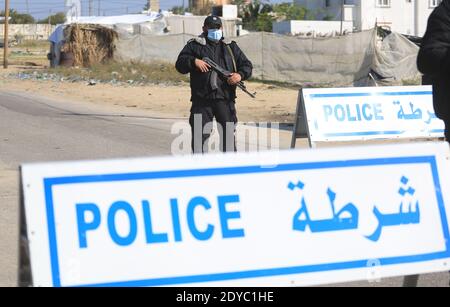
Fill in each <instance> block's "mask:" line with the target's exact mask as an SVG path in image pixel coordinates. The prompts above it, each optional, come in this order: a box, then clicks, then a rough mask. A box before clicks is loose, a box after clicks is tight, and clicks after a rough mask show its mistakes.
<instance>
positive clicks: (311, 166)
mask: <svg viewBox="0 0 450 307" xmlns="http://www.w3.org/2000/svg"><path fill="white" fill-rule="evenodd" d="M402 164H403V165H404V164H429V165H430V169H431V172H432V176H433V180H434V186H435V188H436V197H437V201H438V205H439V212H440V216H441V224H442V231H443V236H444V239H445V242H446V249H445V251H440V252H433V253H429V254H421V255H410V256H398V257H390V258H383V259H379V260H380V265H393V264H405V263H416V262H424V261H431V260H437V259H443V258H450V240H449V239H450V235H449V228H448V223H447V216H446V212H445V204H444V200H443V197H442V193H441V185H440V180H439V173H438V169H437V164H436V158H435V156H417V157H397V158H377V159H365V160H348V161H329V162H311V163H294V164H281V165H278V166H276V167H274V168H262V167H261V166H242V167H229V168H211V169H192V170H172V171H157V172H144V173H129V174H106V175H91V176H74V177H58V178H45V179H44V189H45V202H46V211H47V224H48V236H49V247H50V261H51V271H52V272H51V273H52V279H53V286H55V287H60V286H61V280H60V269H59V259H58V247H57V235H56V226H55V225H56V221H55V215H54V209H53V207H54V202H53V192H52V189H53V187H54V186H56V185H67V184H80V183H81V184H83V183H86V184H87V183H97V182H117V181H135V180H154V179H168V178H186V177H206V176H226V175H237V174H255V173H273V172H289V171H299V170H319V169H331V168H349V167H360V166H380V165H402ZM368 261H369V259H363V260H360V261H351V262H340V263H329V264H320V265H307V266H296V267H284V268H283V267H281V268H268V269H261V270H251V271H241V272H227V273H213V274H205V275H193V276H174V277H166V278H153V279H146V280H134V281H118V282H109V283H100V284H89V285H79V286H86V287H96V286H97V287H106V286H111V287H122V286H164V285H176V284H187V283H200V282H213V281H224V280H233V279H243V278H258V277H268V276H281V275H291V274H302V273H311V272H323V271H335V270H343V269H355V268H364V267H366V266H367V263H368Z"/></svg>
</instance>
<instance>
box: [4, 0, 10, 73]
mask: <svg viewBox="0 0 450 307" xmlns="http://www.w3.org/2000/svg"><path fill="white" fill-rule="evenodd" d="M8 27H9V0H5V33H4V41H3V68H5V69H7V68H8V47H9V46H8V45H9V39H8V36H9V29H8Z"/></svg>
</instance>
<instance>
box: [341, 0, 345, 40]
mask: <svg viewBox="0 0 450 307" xmlns="http://www.w3.org/2000/svg"><path fill="white" fill-rule="evenodd" d="M344 4H345V1H344V0H341V36H342V33H343V31H344V10H345V7H344Z"/></svg>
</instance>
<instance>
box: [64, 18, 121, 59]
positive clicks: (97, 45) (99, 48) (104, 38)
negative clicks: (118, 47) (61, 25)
mask: <svg viewBox="0 0 450 307" xmlns="http://www.w3.org/2000/svg"><path fill="white" fill-rule="evenodd" d="M65 37H66V44H65V45H64V47H63V51H64V52H67V53H72V54H73V59H74V63H73V65H74V66H81V67H90V66H92V65H94V64H99V63H105V62H106V61H108V60H109V59H111V58H112V57H113V55H114V50H115V40H116V39H117V37H118V35H117V33H116V32H115V31H114V30H112V29H109V28H106V27H103V26H99V25H93V24H72V25H70V26H68V27H67V28H66V29H65Z"/></svg>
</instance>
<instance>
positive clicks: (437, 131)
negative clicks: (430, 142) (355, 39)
mask: <svg viewBox="0 0 450 307" xmlns="http://www.w3.org/2000/svg"><path fill="white" fill-rule="evenodd" d="M307 95H309V97H310V98H311V99H313V100H314V99H315V98H319V99H320V98H345V97H373V96H428V95H431V96H432V95H433V91H408V92H366V93H363V92H361V93H326V94H307ZM317 130H318V129H316V132H317V133H315V134H319V135H322V136H323V137H325V138H335V137H347V136H376V135H402V134H404V133H405V132H406V131H358V132H342V133H320V132H318V131H317ZM427 132H428V133H429V134H430V135H434V134H435V135H436V136H439V135H441V136H442V137H443V136H444V132H445V130H444V129H430V130H428V131H427Z"/></svg>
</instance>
